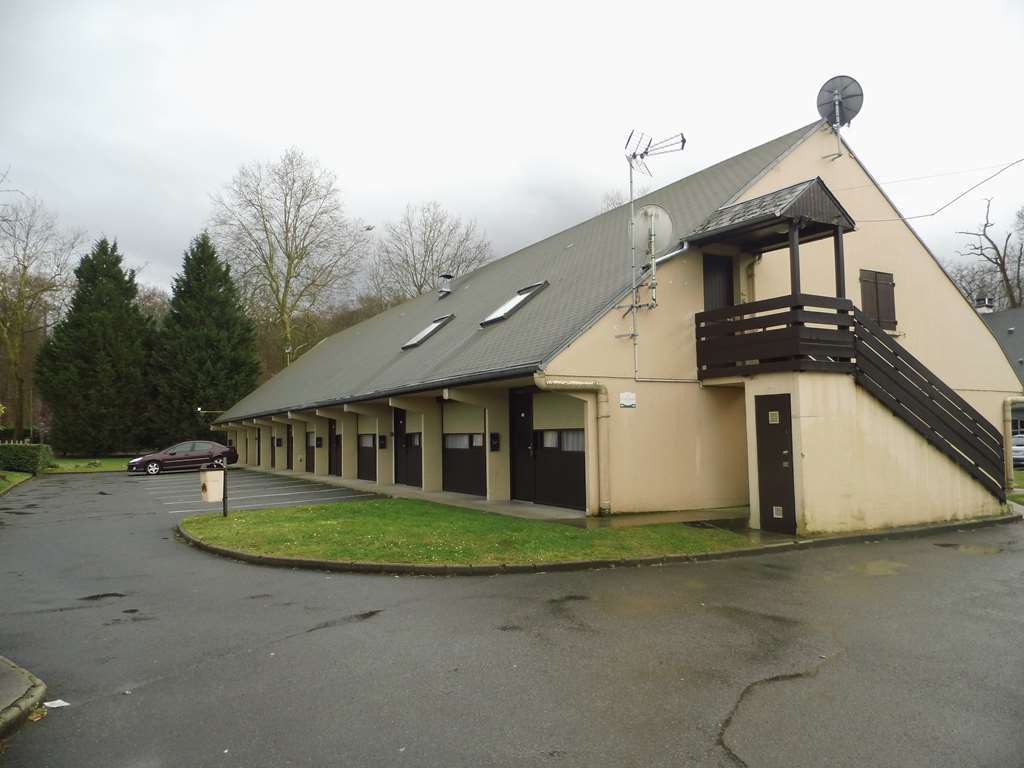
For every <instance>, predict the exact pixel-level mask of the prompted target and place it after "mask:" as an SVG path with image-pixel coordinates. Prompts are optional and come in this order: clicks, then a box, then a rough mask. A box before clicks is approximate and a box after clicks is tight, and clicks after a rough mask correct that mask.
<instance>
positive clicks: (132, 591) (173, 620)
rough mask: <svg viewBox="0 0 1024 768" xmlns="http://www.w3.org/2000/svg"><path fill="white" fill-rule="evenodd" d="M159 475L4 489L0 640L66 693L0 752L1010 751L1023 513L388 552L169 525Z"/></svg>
mask: <svg viewBox="0 0 1024 768" xmlns="http://www.w3.org/2000/svg"><path fill="white" fill-rule="evenodd" d="M235 474H236V473H232V477H231V478H229V480H233V479H234V475H235ZM243 474H247V473H243ZM177 477H184V476H171V475H168V476H167V477H166V478H145V477H128V476H126V475H79V476H72V475H55V476H46V477H41V478H38V479H36V480H33V481H31V482H29V483H27V484H25V485H23V486H20V487H18V488H16V489H15V490H14V491H12V492H11V493H9V494H7V495H6V496H3V497H0V654H2V655H4V656H8V657H10V658H12V659H16V660H17V661H18V663H19V664H21V665H23V666H25V667H27V668H28V669H30V670H32V671H33V672H34V673H36V674H37V675H38V676H39V677H41V678H42V679H43V680H45V681H46V683H47V685H48V686H49V692H48V696H50V697H53V698H62V699H65V700H67V701H69V702H70V703H71V706H70V707H67V708H64V709H59V710H54V711H52V712H51V713H50V714H49V716H48V717H47V718H45V719H44V720H42V721H39V722H35V723H28V724H26V725H25V726H24V727H23V728H22V729H21V731H20V732H19V733H18V734H17V735H16V736H15V737H14V738H13V739H12V740H11V741H10V742H9V744H8V745H7V751H6V753H5V754H3V755H2V756H0V764H3V766H5V768H6V766H10V767H11V768H22V767H27V766H32V768H39V767H40V766H81V767H83V768H88V767H89V766H97V767H99V766H102V767H103V768H112V767H117V766H126V767H127V766H133V767H134V766H146V767H147V768H148V767H156V766H333V765H339V766H340V765H345V766H349V765H352V766H395V765H414V766H492V765H493V766H505V765H540V766H546V765H557V766H587V767H588V768H593V767H594V766H680V765H683V766H688V765H712V766H740V765H749V766H785V767H786V768H793V767H794V766H858V768H860V767H861V766H901V767H910V766H944V765H956V766H1016V765H1021V763H1022V756H1024V729H1022V728H1021V718H1022V715H1024V644H1022V643H1021V641H1020V638H1021V636H1022V634H1021V633H1022V629H1024V597H1022V593H1021V585H1022V580H1024V526H1022V525H1020V524H1015V525H1004V526H997V527H993V528H988V529H983V530H976V531H971V532H965V533H946V534H942V535H940V536H932V537H926V538H921V539H915V540H907V541H891V542H882V543H869V544H851V545H845V546H838V547H832V548H826V549H819V550H812V551H805V552H792V553H785V554H775V555H767V556H762V557H756V558H745V559H739V560H723V561H717V562H707V563H694V564H683V565H674V566H665V567H649V568H620V569H612V570H604V571H590V572H577V573H552V574H535V575H515V576H508V575H505V576H493V577H453V578H431V577H403V578H397V577H392V576H369V575H357V574H327V573H319V572H311V571H298V570H296V571H293V570H286V569H278V568H269V567H259V566H252V565H246V564H242V563H238V562H234V561H231V560H226V559H222V558H218V557H215V556H212V555H209V554H207V553H204V552H201V551H198V550H195V549H192V548H190V547H188V546H186V545H184V544H182V543H181V542H179V541H177V540H176V539H175V537H174V534H173V531H172V528H173V526H174V525H175V524H176V523H177V522H178V520H180V518H181V517H182V516H183V514H186V512H184V511H182V510H191V509H192V508H193V507H194V506H195V505H192V504H187V503H186V502H187V499H186V498H185V497H187V496H188V495H190V492H189V491H188V489H187V486H188V485H189V484H190V483H191V484H192V485H193V488H195V487H197V485H198V481H197V478H196V477H195V476H194V475H192V476H190V477H189V478H187V479H185V480H183V481H181V482H182V488H181V489H179V488H178V487H177V485H176V484H174V483H166V482H164V481H168V480H170V479H172V478H177ZM288 480H292V479H291V478H288ZM270 490H272V489H256V488H253V489H251V491H252V495H255V494H256V492H257V491H260V492H267V491H270ZM295 490H305V489H300V488H298V487H296V488H295ZM179 491H183V493H181V495H180V499H181V500H180V501H178V500H177V499H179V496H174V495H172V494H177V493H179ZM248 492H249V489H247V490H246V493H240V494H238V496H239V497H241V496H243V495H246V494H248ZM279 492H281V493H288V492H290V491H289V490H284V491H279ZM273 498H277V499H284V498H292V499H297V498H306V497H304V496H298V495H297V496H294V497H273ZM314 498H316V497H314ZM250 501H251V503H254V504H263V503H269V501H270V500H269V499H267V500H264V501H260V500H256V499H253V500H250Z"/></svg>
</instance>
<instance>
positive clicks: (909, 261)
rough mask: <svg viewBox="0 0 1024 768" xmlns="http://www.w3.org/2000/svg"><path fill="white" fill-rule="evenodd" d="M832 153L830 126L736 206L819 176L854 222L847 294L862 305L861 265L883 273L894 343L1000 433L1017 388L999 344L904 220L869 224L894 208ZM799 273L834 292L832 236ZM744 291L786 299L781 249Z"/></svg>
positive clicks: (809, 253) (855, 166)
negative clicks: (890, 283)
mask: <svg viewBox="0 0 1024 768" xmlns="http://www.w3.org/2000/svg"><path fill="white" fill-rule="evenodd" d="M835 147H836V144H835V135H834V134H833V133H832V132H831V131H830V130H828V129H824V130H821V131H818V132H817V133H815V134H814V135H812V136H811V137H810V138H808V139H807V140H806V141H804V142H803V143H802V144H801V145H800V146H798V147H797V148H796V149H794V150H793V151H792V152H791V153H790V154H789V156H787V157H786V158H785V159H784V160H783V161H782V162H781V163H780V164H779V165H778V166H777V167H776V168H774V169H772V170H771V171H769V172H768V173H767V174H766V175H765V176H764V177H763V178H761V179H760V180H759V181H758V182H757V183H755V184H754V185H753V186H752V187H751V188H750V189H749V190H747V191H746V192H745V193H744V195H743V196H742V197H741V198H740V200H746V199H750V198H752V197H757V196H758V195H763V194H765V193H767V192H771V191H773V190H776V189H780V188H782V187H786V186H789V185H790V184H794V183H796V182H799V181H803V180H805V179H810V178H814V177H815V176H820V177H821V178H822V180H823V181H824V182H825V184H826V185H828V187H829V189H831V190H832V192H833V194H835V195H836V197H837V198H838V199H839V201H840V202H841V203H842V205H843V207H844V208H846V210H847V211H848V212H849V213H850V215H851V216H852V217H853V219H854V221H856V222H857V230H856V231H855V232H850V233H847V234H846V236H845V238H844V246H845V262H846V270H845V273H846V293H847V296H848V297H850V298H851V299H852V300H853V301H854V303H855V304H857V305H858V306H862V302H861V296H860V270H861V269H875V270H880V271H883V272H891V273H892V274H893V278H894V280H895V282H896V289H895V294H896V319H897V321H898V331H897V340H898V341H899V342H900V343H901V344H903V345H904V346H905V347H906V348H907V349H908V350H909V351H910V352H911V353H912V354H913V355H915V356H916V357H918V358H919V359H920V360H921V362H923V363H924V364H925V365H927V366H928V367H929V368H930V369H931V370H932V371H934V372H935V374H936V375H937V376H938V377H939V378H941V379H942V380H943V381H945V382H946V383H947V384H948V385H949V386H950V387H952V388H953V389H955V390H957V392H959V393H960V395H961V396H962V397H964V399H966V400H967V401H968V402H969V403H971V405H973V406H974V407H975V408H977V409H978V410H979V411H980V412H981V413H982V415H984V416H985V417H986V418H987V419H988V420H989V421H991V422H992V423H993V424H994V425H996V426H997V427H998V428H999V429H1000V430H1001V429H1002V410H1001V408H1002V402H1003V399H1004V398H1006V397H1007V396H1008V395H1019V394H1021V386H1020V382H1019V381H1018V379H1017V376H1016V374H1015V373H1014V371H1013V369H1012V368H1011V367H1010V364H1009V363H1008V362H1007V360H1006V356H1005V355H1004V354H1003V352H1002V350H1001V349H1000V347H999V344H998V342H997V341H996V340H995V338H994V337H993V336H992V334H991V333H990V332H989V331H988V328H987V326H986V325H985V323H984V322H983V321H982V320H981V318H979V317H978V315H977V313H976V312H975V311H974V309H973V308H972V307H971V306H970V305H969V304H968V303H967V302H966V301H965V300H964V299H963V297H962V296H961V295H960V293H959V291H957V289H956V288H955V286H954V285H953V283H952V282H951V281H950V280H949V278H947V277H946V275H945V273H944V272H943V271H942V269H941V268H940V267H939V266H938V264H937V263H936V262H935V260H934V259H933V258H932V256H931V255H930V254H929V253H928V251H927V250H926V249H925V247H924V246H923V245H922V244H921V242H920V241H919V240H918V239H917V238H916V237H915V235H914V233H913V231H912V230H911V229H910V227H909V226H908V225H907V224H906V223H905V222H903V221H886V222H876V221H871V220H872V219H892V218H895V217H896V216H897V212H896V210H895V209H894V208H893V207H892V206H891V205H890V203H889V202H888V201H887V200H886V199H885V196H884V195H883V194H882V193H881V192H880V191H879V190H878V188H877V187H875V186H874V184H873V183H872V181H871V179H870V177H869V176H868V174H867V172H866V171H865V170H864V168H863V167H862V166H861V165H860V163H858V162H857V160H856V159H855V158H853V157H852V156H851V155H850V154H849V152H846V151H844V153H843V156H842V157H841V158H840V159H838V160H830V159H828V158H827V157H825V156H827V155H829V154H834V153H835ZM965 204H967V203H965ZM800 274H801V288H802V290H803V292H804V293H817V294H823V295H827V296H834V295H835V266H834V257H833V247H832V241H831V240H824V241H819V242H817V243H810V244H808V245H804V246H801V247H800ZM753 293H754V294H756V295H755V296H753V297H751V299H754V298H756V299H766V298H769V297H772V296H781V295H785V294H788V293H789V260H788V256H787V254H786V253H785V252H781V251H776V252H774V253H766V254H765V255H764V257H763V258H762V259H761V261H760V263H759V264H758V265H757V266H756V267H755V271H754V285H753Z"/></svg>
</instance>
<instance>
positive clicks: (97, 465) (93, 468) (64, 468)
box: [46, 458, 128, 473]
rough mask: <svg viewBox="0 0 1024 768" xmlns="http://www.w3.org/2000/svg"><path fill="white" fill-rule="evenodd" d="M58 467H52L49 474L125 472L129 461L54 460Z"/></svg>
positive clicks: (48, 470)
mask: <svg viewBox="0 0 1024 768" xmlns="http://www.w3.org/2000/svg"><path fill="white" fill-rule="evenodd" d="M53 463H54V464H56V465H57V466H55V467H50V468H49V469H47V470H46V471H47V472H55V473H60V472H124V471H126V470H127V469H128V459H118V458H103V459H90V458H69V459H54V460H53Z"/></svg>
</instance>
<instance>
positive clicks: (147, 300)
mask: <svg viewBox="0 0 1024 768" xmlns="http://www.w3.org/2000/svg"><path fill="white" fill-rule="evenodd" d="M136 301H137V302H138V304H139V311H140V312H142V314H143V315H144V316H145V317H147V318H148V319H149V320H151V321H152V323H153V326H154V327H155V328H160V327H162V326H163V324H164V320H166V319H167V314H168V313H169V312H170V311H171V297H170V294H168V293H167V291H165V290H164V289H163V288H160V287H159V286H156V285H141V284H140V285H139V286H138V298H137V299H136Z"/></svg>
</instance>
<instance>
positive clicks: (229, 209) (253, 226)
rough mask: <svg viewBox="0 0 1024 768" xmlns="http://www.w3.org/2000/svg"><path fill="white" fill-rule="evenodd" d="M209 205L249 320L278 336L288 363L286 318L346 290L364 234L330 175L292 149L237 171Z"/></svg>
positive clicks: (362, 253)
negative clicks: (266, 321) (263, 319)
mask: <svg viewBox="0 0 1024 768" xmlns="http://www.w3.org/2000/svg"><path fill="white" fill-rule="evenodd" d="M213 203H214V213H213V221H212V224H213V233H214V235H215V237H216V239H217V241H218V247H219V249H220V251H221V253H223V254H224V256H225V258H227V260H228V261H229V262H231V263H232V265H234V267H235V270H234V274H235V276H236V278H237V279H238V281H239V284H240V286H241V288H242V290H243V295H244V296H245V297H246V300H247V304H248V305H249V306H250V307H251V308H252V309H253V310H254V314H257V315H261V314H264V313H266V315H269V317H270V318H271V319H272V321H273V322H274V323H275V324H276V325H277V326H278V328H279V329H280V335H281V340H282V343H283V345H284V348H285V354H286V355H287V358H288V362H290V360H291V352H290V351H289V350H292V349H293V348H294V345H293V342H294V338H293V328H292V324H293V320H294V318H295V317H296V316H298V315H300V314H302V313H306V312H311V311H314V310H316V309H317V308H319V307H321V306H323V305H325V304H330V303H333V302H334V301H336V300H337V298H338V297H339V296H342V295H344V294H346V293H348V292H349V291H350V290H351V288H352V283H353V278H354V277H355V275H356V274H357V272H358V271H359V269H360V266H361V264H362V261H363V259H364V256H365V254H366V251H367V247H368V243H369V235H368V234H367V233H368V231H369V228H368V227H365V226H363V225H362V223H361V222H359V221H357V220H354V219H350V218H349V217H348V216H346V214H345V209H344V206H343V205H342V201H341V194H340V192H339V190H338V187H337V178H336V177H335V175H334V173H332V172H331V171H329V170H327V169H325V168H323V167H321V166H320V164H319V163H317V162H316V161H315V160H312V159H310V158H308V157H306V156H305V155H304V154H303V153H302V152H300V151H299V150H298V149H290V150H288V151H287V152H285V153H284V155H282V156H281V158H280V159H279V160H277V161H275V162H273V163H268V164H264V163H256V164H253V165H248V166H243V167H242V168H240V169H239V171H238V173H237V174H235V177H234V178H233V179H232V180H231V183H230V184H228V185H227V187H225V189H224V190H223V192H222V193H220V194H218V195H215V196H214V198H213ZM254 319H258V318H254Z"/></svg>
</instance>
